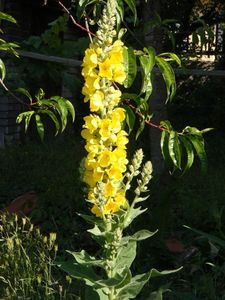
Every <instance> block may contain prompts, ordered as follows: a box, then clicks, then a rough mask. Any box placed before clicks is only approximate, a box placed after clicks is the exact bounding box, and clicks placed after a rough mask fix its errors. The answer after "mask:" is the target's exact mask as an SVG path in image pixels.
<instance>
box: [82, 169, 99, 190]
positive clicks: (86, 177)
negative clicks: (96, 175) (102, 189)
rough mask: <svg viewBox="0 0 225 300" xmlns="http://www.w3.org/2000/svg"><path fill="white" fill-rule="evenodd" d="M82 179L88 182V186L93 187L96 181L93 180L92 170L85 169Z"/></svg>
mask: <svg viewBox="0 0 225 300" xmlns="http://www.w3.org/2000/svg"><path fill="white" fill-rule="evenodd" d="M83 181H84V182H85V183H86V184H88V185H89V186H90V187H94V186H95V184H96V181H94V180H93V172H92V171H87V170H86V171H85V173H84V175H83Z"/></svg>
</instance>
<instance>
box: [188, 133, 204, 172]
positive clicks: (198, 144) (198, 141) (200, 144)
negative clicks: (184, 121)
mask: <svg viewBox="0 0 225 300" xmlns="http://www.w3.org/2000/svg"><path fill="white" fill-rule="evenodd" d="M186 137H187V138H188V139H189V141H190V142H191V144H192V145H193V146H194V148H195V151H196V154H197V156H198V158H199V160H200V164H201V170H202V172H203V173H205V172H206V169H207V156H206V152H205V143H204V139H203V137H202V136H199V135H187V136H186Z"/></svg>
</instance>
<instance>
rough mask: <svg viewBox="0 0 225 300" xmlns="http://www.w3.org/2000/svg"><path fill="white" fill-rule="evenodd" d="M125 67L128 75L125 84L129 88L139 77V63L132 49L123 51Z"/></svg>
mask: <svg viewBox="0 0 225 300" xmlns="http://www.w3.org/2000/svg"><path fill="white" fill-rule="evenodd" d="M123 58H124V67H125V73H126V79H125V81H124V83H123V85H124V86H125V88H129V87H130V86H131V85H132V83H133V82H134V79H135V78H136V75H137V62H136V55H135V54H134V50H133V49H132V48H125V47H124V50H123Z"/></svg>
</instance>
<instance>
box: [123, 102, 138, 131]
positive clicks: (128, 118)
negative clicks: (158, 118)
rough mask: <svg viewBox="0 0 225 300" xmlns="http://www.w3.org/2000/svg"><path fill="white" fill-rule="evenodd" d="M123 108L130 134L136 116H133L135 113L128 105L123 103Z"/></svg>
mask: <svg viewBox="0 0 225 300" xmlns="http://www.w3.org/2000/svg"><path fill="white" fill-rule="evenodd" d="M124 108H125V110H126V123H127V126H128V130H129V134H130V133H131V131H132V130H133V128H134V124H135V119H136V117H135V113H134V112H133V110H132V109H131V108H130V107H129V106H128V105H124Z"/></svg>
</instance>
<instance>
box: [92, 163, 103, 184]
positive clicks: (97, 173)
mask: <svg viewBox="0 0 225 300" xmlns="http://www.w3.org/2000/svg"><path fill="white" fill-rule="evenodd" d="M103 175H104V171H103V170H102V168H100V167H96V168H95V169H94V171H93V180H94V181H95V182H96V183H97V182H101V181H102V178H103Z"/></svg>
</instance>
